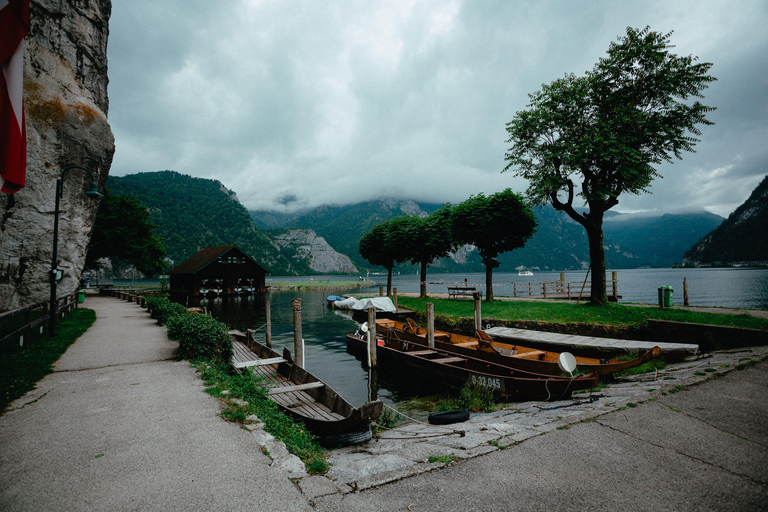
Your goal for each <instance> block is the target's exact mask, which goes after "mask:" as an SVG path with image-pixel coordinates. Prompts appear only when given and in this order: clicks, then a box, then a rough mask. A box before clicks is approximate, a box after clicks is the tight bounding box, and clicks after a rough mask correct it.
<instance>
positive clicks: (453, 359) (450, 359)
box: [430, 357, 466, 364]
mask: <svg viewBox="0 0 768 512" xmlns="http://www.w3.org/2000/svg"><path fill="white" fill-rule="evenodd" d="M430 361H434V362H436V363H443V364H447V363H460V362H461V361H466V359H464V358H463V357H444V358H443V359H430Z"/></svg>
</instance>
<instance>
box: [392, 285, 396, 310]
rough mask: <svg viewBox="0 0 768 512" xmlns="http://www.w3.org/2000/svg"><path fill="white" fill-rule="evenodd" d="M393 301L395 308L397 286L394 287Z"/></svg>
mask: <svg viewBox="0 0 768 512" xmlns="http://www.w3.org/2000/svg"><path fill="white" fill-rule="evenodd" d="M392 302H393V303H394V304H395V309H397V286H395V287H394V288H392Z"/></svg>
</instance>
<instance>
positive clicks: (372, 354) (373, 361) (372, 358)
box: [368, 307, 379, 368]
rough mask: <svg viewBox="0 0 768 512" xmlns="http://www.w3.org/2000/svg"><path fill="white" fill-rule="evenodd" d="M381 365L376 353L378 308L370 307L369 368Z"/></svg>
mask: <svg viewBox="0 0 768 512" xmlns="http://www.w3.org/2000/svg"><path fill="white" fill-rule="evenodd" d="M378 365H379V363H378V357H377V354H376V308H374V307H370V308H368V368H376V367H377V366H378Z"/></svg>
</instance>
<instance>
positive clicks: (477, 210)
mask: <svg viewBox="0 0 768 512" xmlns="http://www.w3.org/2000/svg"><path fill="white" fill-rule="evenodd" d="M536 225H537V224H536V217H535V216H534V214H533V210H532V209H531V207H530V205H529V204H528V203H527V202H526V201H525V200H524V199H523V198H522V197H521V196H520V195H518V194H516V193H514V192H512V190H510V189H506V190H504V191H502V192H498V193H496V194H493V195H490V196H485V195H483V194H478V195H476V196H472V197H470V198H469V199H467V200H466V201H464V202H463V203H461V204H458V205H455V206H453V205H451V204H445V205H444V206H443V208H442V209H440V210H436V211H435V212H433V213H432V214H430V215H428V216H427V217H419V216H416V215H408V214H404V215H401V216H400V217H396V218H394V219H391V220H389V221H386V222H382V223H380V224H376V225H375V226H373V227H372V228H371V229H370V230H369V231H368V232H367V233H366V234H364V235H363V236H362V238H360V255H361V256H362V257H363V258H365V259H366V260H368V261H369V262H370V263H371V264H372V265H378V266H382V267H384V268H386V269H387V295H389V294H390V293H391V291H392V269H393V268H394V267H395V265H398V264H400V263H411V264H418V265H420V268H421V287H420V295H421V297H426V295H427V267H428V266H429V265H430V264H431V263H432V262H433V261H434V260H435V259H437V258H443V257H445V256H447V255H448V254H449V253H451V252H452V251H455V250H456V249H457V248H459V247H462V246H464V245H467V244H469V245H473V246H474V247H476V248H477V250H478V253H479V254H480V258H481V260H482V262H483V265H485V284H486V294H485V299H486V300H487V301H491V300H493V269H494V268H496V267H498V266H499V262H498V260H497V257H498V255H499V254H501V253H504V252H508V251H512V250H514V249H517V248H519V247H523V246H524V245H525V243H526V242H527V241H528V239H529V238H530V237H531V236H532V235H533V233H534V232H535V231H536Z"/></svg>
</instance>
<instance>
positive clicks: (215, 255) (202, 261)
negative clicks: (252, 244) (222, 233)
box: [168, 244, 264, 275]
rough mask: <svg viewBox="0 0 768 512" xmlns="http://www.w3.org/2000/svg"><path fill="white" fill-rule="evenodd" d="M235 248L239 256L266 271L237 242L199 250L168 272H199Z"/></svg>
mask: <svg viewBox="0 0 768 512" xmlns="http://www.w3.org/2000/svg"><path fill="white" fill-rule="evenodd" d="M233 249H234V251H235V252H237V254H238V256H244V257H246V258H248V260H250V261H251V262H252V263H253V264H254V265H257V266H258V267H259V268H260V269H261V270H262V271H264V268H263V267H262V266H261V265H259V264H258V263H256V261H254V259H253V258H251V257H250V256H248V255H247V254H245V253H244V252H243V251H241V250H240V249H238V248H237V247H236V246H235V244H230V245H220V246H219V247H208V248H206V249H201V250H199V251H198V252H197V253H196V254H194V255H193V256H192V257H190V258H188V259H186V260H184V261H182V262H181V263H179V264H178V265H176V266H175V267H173V268H172V269H171V270H169V271H168V274H169V275H170V274H195V273H197V272H199V271H200V270H202V269H204V268H205V267H207V266H208V265H210V264H211V263H213V262H215V261H218V259H219V258H220V257H223V256H224V255H226V254H227V253H228V252H230V251H232V250H233Z"/></svg>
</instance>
